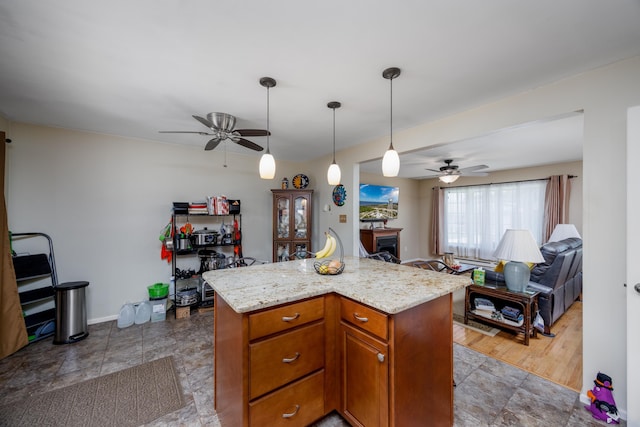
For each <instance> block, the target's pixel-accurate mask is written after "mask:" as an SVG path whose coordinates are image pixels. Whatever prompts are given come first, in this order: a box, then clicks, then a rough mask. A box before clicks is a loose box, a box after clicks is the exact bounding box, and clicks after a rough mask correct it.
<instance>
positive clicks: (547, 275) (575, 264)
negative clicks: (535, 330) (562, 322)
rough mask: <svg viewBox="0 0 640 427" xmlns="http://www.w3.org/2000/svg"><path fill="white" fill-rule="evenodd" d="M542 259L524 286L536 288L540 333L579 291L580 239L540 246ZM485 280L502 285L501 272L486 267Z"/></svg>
mask: <svg viewBox="0 0 640 427" xmlns="http://www.w3.org/2000/svg"><path fill="white" fill-rule="evenodd" d="M540 252H541V253H542V256H543V258H544V260H545V261H544V262H543V263H540V264H536V265H535V266H534V267H533V269H532V270H531V277H530V279H529V286H528V289H531V290H536V291H539V292H540V294H539V296H538V309H539V310H540V315H541V316H542V319H543V320H544V334H546V335H551V336H553V334H552V333H551V330H550V328H551V326H553V324H554V323H555V322H556V321H557V320H558V319H559V318H560V316H562V315H563V314H564V312H565V311H567V310H568V309H569V307H571V305H572V304H573V303H574V301H576V300H577V299H578V298H580V295H581V293H582V239H579V238H575V237H572V238H569V239H565V240H561V241H559V242H549V243H545V244H544V245H542V246H541V247H540ZM485 283H487V284H494V285H498V286H506V285H505V283H504V276H503V275H502V274H501V273H496V272H495V271H491V270H487V272H486V276H485Z"/></svg>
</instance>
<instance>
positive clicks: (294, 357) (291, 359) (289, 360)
mask: <svg viewBox="0 0 640 427" xmlns="http://www.w3.org/2000/svg"><path fill="white" fill-rule="evenodd" d="M298 357H300V353H298V352H297V351H296V355H295V356H293V357H285V358H284V359H282V363H293V362H295V361H296V360H298Z"/></svg>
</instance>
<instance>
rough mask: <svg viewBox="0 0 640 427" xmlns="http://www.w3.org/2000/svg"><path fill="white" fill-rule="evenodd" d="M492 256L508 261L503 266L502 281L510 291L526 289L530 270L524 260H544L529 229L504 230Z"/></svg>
mask: <svg viewBox="0 0 640 427" xmlns="http://www.w3.org/2000/svg"><path fill="white" fill-rule="evenodd" d="M493 256H494V257H496V258H498V259H500V260H507V261H509V262H508V263H507V264H506V265H505V266H504V281H505V283H506V285H507V288H508V289H509V290H510V291H512V292H524V291H525V290H526V289H527V286H528V284H529V277H530V275H531V271H530V270H529V267H528V266H527V264H525V263H526V262H533V263H540V262H544V258H543V257H542V254H541V253H540V249H538V244H537V243H536V240H535V239H534V238H533V234H531V231H529V230H512V229H510V230H507V231H505V233H504V235H503V236H502V239H501V240H500V244H498V248H497V249H496V250H495V252H494V253H493Z"/></svg>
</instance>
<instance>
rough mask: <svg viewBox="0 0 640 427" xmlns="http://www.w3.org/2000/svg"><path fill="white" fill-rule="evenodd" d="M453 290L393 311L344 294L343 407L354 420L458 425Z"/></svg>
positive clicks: (359, 423)
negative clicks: (387, 310) (454, 408)
mask: <svg viewBox="0 0 640 427" xmlns="http://www.w3.org/2000/svg"><path fill="white" fill-rule="evenodd" d="M451 316H452V314H451V295H445V296H442V297H440V298H438V299H435V300H432V301H429V302H426V303H424V304H421V305H419V306H417V307H413V308H410V309H408V310H405V311H402V312H400V313H397V314H393V315H387V314H385V313H382V312H380V311H378V310H374V309H372V308H370V307H368V306H366V305H363V304H360V303H358V302H356V301H353V300H350V299H348V298H345V297H340V319H341V326H340V333H341V342H340V357H339V360H340V381H341V384H340V386H341V396H342V400H341V403H340V412H341V413H342V415H343V416H344V417H345V419H347V421H349V423H350V424H352V425H354V426H367V427H369V426H397V427H400V426H413V425H429V426H451V425H453V362H452V361H453V332H452V328H453V327H452V320H451Z"/></svg>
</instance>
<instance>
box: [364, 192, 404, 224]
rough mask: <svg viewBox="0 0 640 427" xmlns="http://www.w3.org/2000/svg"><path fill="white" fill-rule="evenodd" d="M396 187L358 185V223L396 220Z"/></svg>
mask: <svg viewBox="0 0 640 427" xmlns="http://www.w3.org/2000/svg"><path fill="white" fill-rule="evenodd" d="M399 192H400V189H399V188H398V187H389V186H386V185H374V184H360V221H384V220H385V219H395V218H398V193H399Z"/></svg>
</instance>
